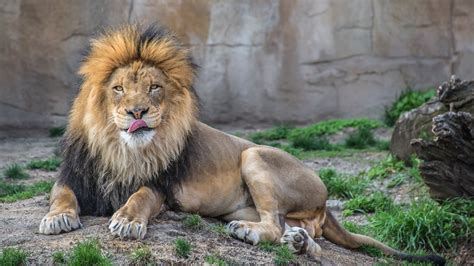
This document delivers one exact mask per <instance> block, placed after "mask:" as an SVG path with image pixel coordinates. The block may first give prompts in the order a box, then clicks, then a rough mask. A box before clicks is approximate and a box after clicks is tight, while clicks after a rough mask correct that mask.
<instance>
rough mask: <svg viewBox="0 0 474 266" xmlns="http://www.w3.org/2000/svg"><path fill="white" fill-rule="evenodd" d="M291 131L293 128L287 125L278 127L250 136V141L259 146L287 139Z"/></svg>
mask: <svg viewBox="0 0 474 266" xmlns="http://www.w3.org/2000/svg"><path fill="white" fill-rule="evenodd" d="M291 129H292V127H289V126H286V125H282V126H276V127H274V128H271V129H268V130H263V131H259V132H255V133H253V134H251V135H250V139H251V140H252V141H253V142H255V143H257V144H263V143H265V142H266V141H274V140H280V139H285V138H286V137H287V136H288V133H289V132H290V130H291Z"/></svg>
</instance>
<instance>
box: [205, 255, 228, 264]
mask: <svg viewBox="0 0 474 266" xmlns="http://www.w3.org/2000/svg"><path fill="white" fill-rule="evenodd" d="M204 261H205V262H207V263H209V264H210V265H217V266H226V265H229V263H227V261H225V260H224V259H221V258H219V257H217V256H216V255H208V256H206V257H205V258H204Z"/></svg>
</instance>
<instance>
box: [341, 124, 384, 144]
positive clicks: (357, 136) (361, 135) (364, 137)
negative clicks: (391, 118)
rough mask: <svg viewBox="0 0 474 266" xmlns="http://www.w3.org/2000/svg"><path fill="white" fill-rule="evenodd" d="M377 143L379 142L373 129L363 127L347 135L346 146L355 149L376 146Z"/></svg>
mask: <svg viewBox="0 0 474 266" xmlns="http://www.w3.org/2000/svg"><path fill="white" fill-rule="evenodd" d="M375 144H377V141H376V140H375V138H374V134H373V133H372V130H371V129H370V128H367V127H361V128H359V129H358V130H357V131H355V132H354V133H352V134H350V135H349V136H348V137H347V139H346V143H345V146H346V147H348V148H353V149H365V148H368V147H372V146H375Z"/></svg>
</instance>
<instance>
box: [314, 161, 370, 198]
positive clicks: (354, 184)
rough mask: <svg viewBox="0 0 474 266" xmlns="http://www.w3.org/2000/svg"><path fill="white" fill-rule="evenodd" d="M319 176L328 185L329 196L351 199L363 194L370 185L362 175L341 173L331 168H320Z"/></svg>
mask: <svg viewBox="0 0 474 266" xmlns="http://www.w3.org/2000/svg"><path fill="white" fill-rule="evenodd" d="M319 177H321V180H322V181H323V182H324V184H325V185H326V187H327V189H328V193H329V196H331V197H336V198H340V199H350V198H353V197H355V196H357V195H362V193H363V192H364V191H365V189H366V188H367V186H368V183H367V180H365V179H364V178H362V176H360V175H359V176H347V175H341V174H338V173H337V172H336V171H335V170H334V169H329V168H323V169H321V170H319Z"/></svg>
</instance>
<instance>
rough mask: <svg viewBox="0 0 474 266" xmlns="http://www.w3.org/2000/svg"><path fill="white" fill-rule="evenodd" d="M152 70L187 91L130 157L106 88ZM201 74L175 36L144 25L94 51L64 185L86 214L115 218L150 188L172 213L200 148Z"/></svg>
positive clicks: (65, 148) (66, 149)
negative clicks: (136, 66) (126, 74)
mask: <svg viewBox="0 0 474 266" xmlns="http://www.w3.org/2000/svg"><path fill="white" fill-rule="evenodd" d="M135 62H141V63H143V64H148V65H153V66H155V67H157V68H160V69H161V70H162V71H163V73H164V74H165V75H166V76H167V77H168V78H169V79H170V80H172V81H173V82H174V84H175V85H176V86H177V88H181V90H180V93H181V94H180V97H179V99H178V100H176V101H173V102H172V103H167V104H170V105H173V107H172V110H173V111H172V112H170V113H169V114H167V117H165V119H164V120H163V121H164V122H163V123H162V125H160V126H159V128H157V129H156V130H157V134H155V137H154V138H153V140H152V142H151V143H150V144H149V145H146V146H144V147H138V148H136V149H130V148H129V147H127V145H126V144H125V143H123V141H120V138H119V134H117V129H116V128H115V127H114V125H113V123H110V121H111V114H109V113H107V99H106V93H105V89H106V88H104V85H105V84H106V83H107V81H108V79H109V78H110V76H111V75H112V73H113V72H114V70H116V69H117V68H119V67H122V66H127V65H131V64H133V63H135ZM195 70H196V66H195V65H194V64H193V62H192V59H191V57H190V55H189V52H188V50H187V49H185V48H183V47H182V46H181V44H180V43H179V42H178V41H177V40H176V38H175V37H174V35H173V34H172V33H170V32H169V31H168V30H166V29H164V28H162V27H159V26H156V25H152V26H150V27H148V28H147V29H145V30H142V28H141V27H140V26H138V25H133V26H126V27H122V28H120V29H118V30H111V31H108V32H105V33H104V34H103V35H101V36H100V37H99V38H97V39H94V40H93V41H92V43H91V49H90V52H89V53H88V55H87V56H86V57H85V60H84V62H83V64H82V66H81V68H80V70H79V74H80V75H82V77H83V83H82V86H81V88H80V91H79V94H78V96H77V98H76V100H75V101H74V104H73V107H72V109H71V113H70V117H69V124H68V127H67V130H66V133H65V136H64V137H63V140H62V154H63V157H64V161H63V164H62V167H61V170H60V174H59V180H58V182H59V184H66V185H68V186H69V187H71V189H72V190H73V191H74V192H75V195H76V197H77V198H78V201H79V205H80V208H81V213H82V214H93V215H110V214H111V213H112V212H113V211H114V210H116V209H118V208H119V207H120V206H121V205H123V204H124V203H125V201H126V200H127V199H128V197H129V196H130V195H131V194H132V193H134V192H135V191H136V190H137V189H138V188H139V187H141V186H143V185H147V186H150V187H152V188H154V189H158V190H160V191H161V192H162V193H164V195H166V198H167V203H168V204H169V205H173V204H175V202H173V191H174V190H175V189H176V187H177V185H179V183H180V182H181V181H182V179H183V178H184V177H185V176H186V174H185V171H186V168H187V167H186V166H187V165H188V161H189V156H190V154H191V153H192V149H193V148H192V147H193V141H192V138H193V127H194V124H195V123H196V121H197V120H196V117H197V97H196V94H195V92H194V90H193V87H192V84H193V80H194V76H195Z"/></svg>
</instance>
